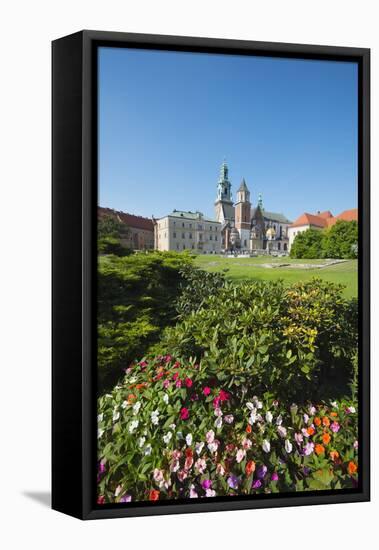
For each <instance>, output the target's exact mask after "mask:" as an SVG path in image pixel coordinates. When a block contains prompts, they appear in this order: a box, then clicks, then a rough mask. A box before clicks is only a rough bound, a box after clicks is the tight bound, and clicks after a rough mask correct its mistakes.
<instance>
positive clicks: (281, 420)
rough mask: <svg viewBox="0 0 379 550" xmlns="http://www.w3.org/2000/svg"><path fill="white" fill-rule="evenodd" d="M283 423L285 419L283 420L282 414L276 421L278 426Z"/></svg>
mask: <svg viewBox="0 0 379 550" xmlns="http://www.w3.org/2000/svg"><path fill="white" fill-rule="evenodd" d="M282 422H283V418H282V415H281V414H280V415H279V416H278V418H277V419H276V425H277V426H280V425H281V423H282Z"/></svg>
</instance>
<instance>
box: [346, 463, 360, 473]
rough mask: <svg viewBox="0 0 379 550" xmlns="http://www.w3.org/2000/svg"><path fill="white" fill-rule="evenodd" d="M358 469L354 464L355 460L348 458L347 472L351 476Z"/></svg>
mask: <svg viewBox="0 0 379 550" xmlns="http://www.w3.org/2000/svg"><path fill="white" fill-rule="evenodd" d="M357 470H358V466H357V465H356V464H355V462H353V461H352V460H350V462H349V464H348V466H347V471H348V472H349V474H350V475H351V476H352V475H353V474H355V473H356V472H357Z"/></svg>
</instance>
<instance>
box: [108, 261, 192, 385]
mask: <svg viewBox="0 0 379 550" xmlns="http://www.w3.org/2000/svg"><path fill="white" fill-rule="evenodd" d="M191 262H192V258H191V256H190V255H189V254H184V253H181V254H177V253H174V252H172V253H160V252H151V253H140V254H133V255H131V256H127V257H118V256H114V255H109V256H103V257H100V258H99V267H98V389H99V392H100V393H102V392H103V391H104V390H105V389H107V388H110V387H111V386H112V385H114V384H115V383H116V382H117V380H118V379H119V378H120V376H121V375H122V369H125V367H126V366H127V365H128V364H129V363H130V362H131V361H133V360H134V359H136V358H138V357H141V356H142V355H144V354H145V353H146V351H147V350H148V349H149V346H151V345H152V344H153V343H154V342H156V341H157V339H158V338H159V335H160V333H161V332H162V330H163V329H164V328H165V327H166V326H168V325H170V324H172V323H173V322H174V321H175V318H176V315H177V312H176V309H175V303H176V300H177V298H178V295H179V293H180V283H181V281H182V275H181V270H182V268H183V267H184V266H185V265H188V264H190V263H191Z"/></svg>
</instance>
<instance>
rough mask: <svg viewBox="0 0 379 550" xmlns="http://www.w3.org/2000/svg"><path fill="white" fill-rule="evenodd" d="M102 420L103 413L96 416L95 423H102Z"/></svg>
mask: <svg viewBox="0 0 379 550" xmlns="http://www.w3.org/2000/svg"><path fill="white" fill-rule="evenodd" d="M103 418H104V413H101V414H99V415H98V417H97V421H98V422H102V421H103Z"/></svg>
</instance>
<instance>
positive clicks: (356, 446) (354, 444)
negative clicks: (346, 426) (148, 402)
mask: <svg viewBox="0 0 379 550" xmlns="http://www.w3.org/2000/svg"><path fill="white" fill-rule="evenodd" d="M353 447H354V449H358V441H357V440H355V441H354V443H353Z"/></svg>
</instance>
